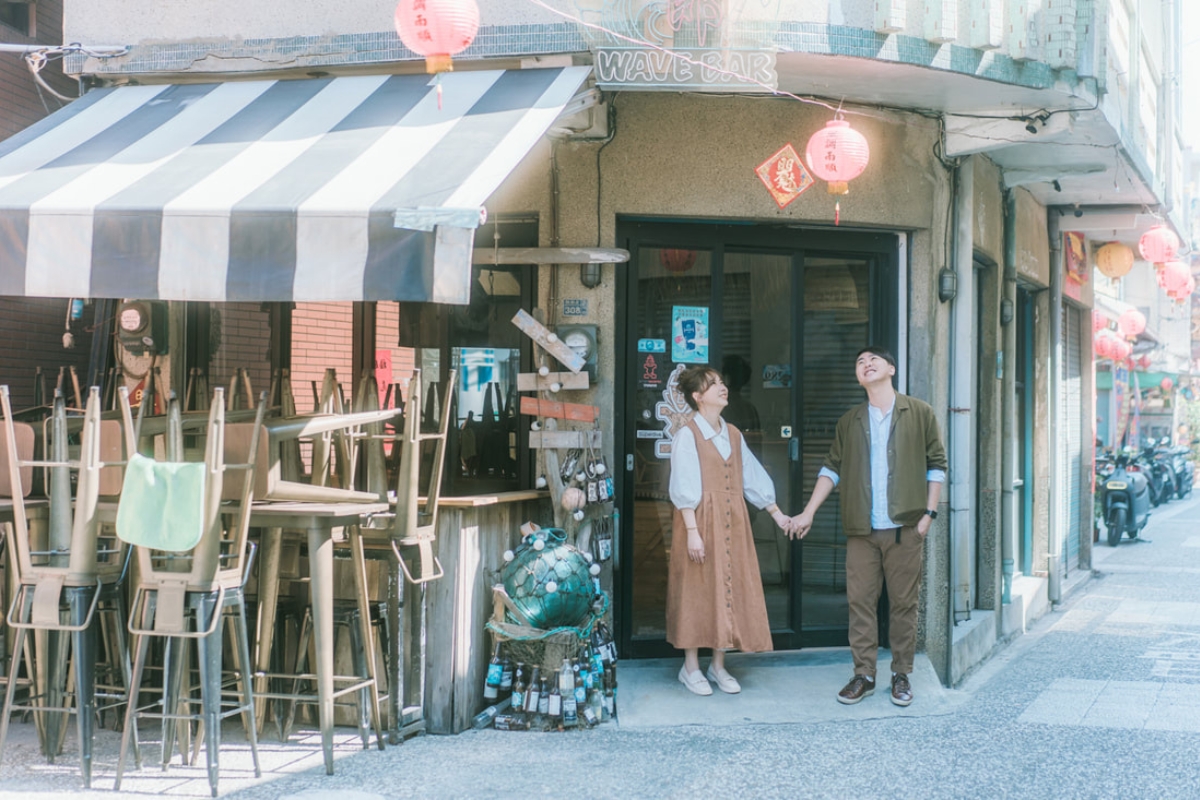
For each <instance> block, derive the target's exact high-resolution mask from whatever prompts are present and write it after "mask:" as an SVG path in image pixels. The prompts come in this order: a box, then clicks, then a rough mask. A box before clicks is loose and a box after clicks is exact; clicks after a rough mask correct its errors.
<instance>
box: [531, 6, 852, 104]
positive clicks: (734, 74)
mask: <svg viewBox="0 0 1200 800" xmlns="http://www.w3.org/2000/svg"><path fill="white" fill-rule="evenodd" d="M529 2H530V3H532V4H533V5H535V6H537V7H538V8H542V9H545V10H546V11H549V12H550V13H552V14H556V15H558V16H560V17H563V18H564V19H569V20H571V21H572V22H574V23H575V24H577V25H582V26H583V27H585V28H591V29H592V30H595V31H600V32H602V33H604V34H606V35H608V36H611V37H612V38H614V39H620V40H621V41H623V42H629V43H630V44H636V45H640V46H642V47H649V48H651V49H653V50H657V51H658V52H660V53H664V54H666V55H667V56H670V57H671V58H675V59H678V60H680V61H683V62H684V63H687V64H691V65H693V66H696V67H700V68H701V69H702V71H703V72H712V73H716V74H718V75H728V76H729V77H731V78H737V79H738V80H740V81H745V82H746V83H752V84H754V85H755V86H761V87H762V88H763V89H766V90H767V91H768V92H770V93H771V94H775V95H781V96H783V97H790V98H791V99H793V100H799V101H800V102H801V103H808V104H810V105H814V106H821V108H827V109H829V110H830V111H834V112H836V111H839V110H840V106H839V107H838V108H834V107H833V106H832V105H830V104H829V103H826V102H824V101H823V100H814V99H813V98H811V97H801V96H800V95H796V94H792V93H791V92H787V91H784V90H783V89H778V88H776V87H774V86H772V85H771V84H769V83H763V82H762V81H760V80H756V79H755V78H752V77H750V76H749V75H743V74H742V73H740V72H736V71H734V70H730V69H721V68H720V67H715V66H713V65H712V64H706V63H704V62H702V61H699V60H697V59H694V58H692V57H691V56H686V55H684V54H683V53H679V52H676V51H674V50H671V49H669V48H666V47H663V46H662V45H658V44H655V43H654V42H648V41H646V40H645V39H638V38H635V37H633V36H625V35H624V34H621V33H617V32H616V31H614V30H611V29H609V28H606V27H604V26H603V25H597V24H596V23H594V22H588V21H586V20H584V19H581V18H579V17H576V16H573V15H571V14H569V13H567V12H566V11H562V10H560V9H557V8H554V7H553V6H551V5H548V4H546V3H544V2H543V1H542V0H529ZM850 113H857V114H862V115H863V116H871V115H870V114H865V113H863V112H861V111H858V112H850Z"/></svg>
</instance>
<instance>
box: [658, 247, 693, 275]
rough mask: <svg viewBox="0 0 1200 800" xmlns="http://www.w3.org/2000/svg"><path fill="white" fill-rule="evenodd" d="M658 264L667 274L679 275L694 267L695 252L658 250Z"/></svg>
mask: <svg viewBox="0 0 1200 800" xmlns="http://www.w3.org/2000/svg"><path fill="white" fill-rule="evenodd" d="M658 262H659V263H660V264H662V266H663V269H665V270H666V271H667V272H672V273H674V274H676V275H681V274H683V273H684V272H687V271H688V270H689V269H691V268H692V267H694V266H695V265H696V251H695V250H681V249H676V248H671V249H666V250H660V251H659V252H658Z"/></svg>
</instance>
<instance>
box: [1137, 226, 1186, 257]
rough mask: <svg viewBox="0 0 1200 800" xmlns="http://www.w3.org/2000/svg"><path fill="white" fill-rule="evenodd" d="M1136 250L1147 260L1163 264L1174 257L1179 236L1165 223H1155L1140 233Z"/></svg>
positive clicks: (1177, 247)
mask: <svg viewBox="0 0 1200 800" xmlns="http://www.w3.org/2000/svg"><path fill="white" fill-rule="evenodd" d="M1138 250H1139V251H1140V252H1141V254H1142V258H1144V259H1146V260H1147V261H1152V262H1154V263H1155V264H1164V263H1166V262H1168V261H1170V260H1171V259H1173V258H1175V253H1176V252H1177V251H1178V250H1179V237H1178V236H1176V235H1175V232H1174V231H1173V230H1171V229H1170V228H1168V227H1167V226H1166V225H1156V226H1154V227H1153V228H1151V229H1150V230H1148V231H1146V232H1145V233H1143V234H1142V238H1141V240H1140V241H1139V242H1138Z"/></svg>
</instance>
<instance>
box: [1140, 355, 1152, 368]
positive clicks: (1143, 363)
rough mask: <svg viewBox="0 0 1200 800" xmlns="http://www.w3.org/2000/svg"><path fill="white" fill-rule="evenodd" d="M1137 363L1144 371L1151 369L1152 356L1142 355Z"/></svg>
mask: <svg viewBox="0 0 1200 800" xmlns="http://www.w3.org/2000/svg"><path fill="white" fill-rule="evenodd" d="M1137 365H1138V366H1139V367H1141V368H1142V370H1143V371H1144V370H1148V369H1150V356H1142V357H1141V358H1139V359H1138V360H1137Z"/></svg>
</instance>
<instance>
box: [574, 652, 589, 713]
mask: <svg viewBox="0 0 1200 800" xmlns="http://www.w3.org/2000/svg"><path fill="white" fill-rule="evenodd" d="M571 669H572V670H574V672H575V675H574V678H575V702H576V703H577V704H578V705H580V706H582V705H583V704H584V703H586V702H587V686H586V685H585V682H586V676H587V673H586V671H585V670H584V669H583V666H582V665H581V664H580V663H579V659H575V663H574V664H572V665H571Z"/></svg>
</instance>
